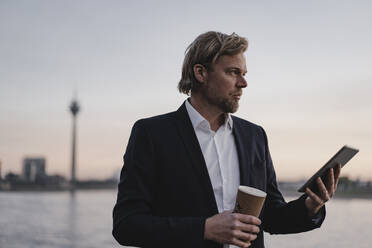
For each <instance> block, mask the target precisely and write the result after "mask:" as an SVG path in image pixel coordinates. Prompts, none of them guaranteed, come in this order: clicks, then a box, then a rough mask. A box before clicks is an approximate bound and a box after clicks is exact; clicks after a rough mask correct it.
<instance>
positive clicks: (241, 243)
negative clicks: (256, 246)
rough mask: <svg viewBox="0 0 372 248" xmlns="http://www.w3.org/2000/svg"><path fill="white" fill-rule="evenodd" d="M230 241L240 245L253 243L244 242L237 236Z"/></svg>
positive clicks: (247, 245) (245, 245)
mask: <svg viewBox="0 0 372 248" xmlns="http://www.w3.org/2000/svg"><path fill="white" fill-rule="evenodd" d="M230 243H231V244H232V245H236V246H239V247H249V246H250V245H251V242H248V241H247V242H244V241H242V240H240V239H237V238H233V239H232V240H231V242H230Z"/></svg>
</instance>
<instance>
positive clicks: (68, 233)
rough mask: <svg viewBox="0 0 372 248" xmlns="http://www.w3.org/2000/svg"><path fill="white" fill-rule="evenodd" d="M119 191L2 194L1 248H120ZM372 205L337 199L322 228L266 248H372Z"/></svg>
mask: <svg viewBox="0 0 372 248" xmlns="http://www.w3.org/2000/svg"><path fill="white" fill-rule="evenodd" d="M115 200H116V192H115V191H114V190H94V191H77V192H75V193H74V194H71V193H70V192H24V193H23V192H0V248H34V247H35V248H36V247H37V248H75V247H76V248H85V247H86V248H106V247H107V248H116V247H121V246H120V245H119V244H117V243H116V241H115V240H114V239H113V237H112V236H111V227H112V218H111V215H112V207H113V205H114V203H115ZM371 227H372V200H362V199H333V200H332V201H330V202H329V203H328V204H327V217H326V220H325V222H324V223H323V226H322V227H321V228H320V229H317V230H314V231H311V232H307V233H301V234H291V235H269V234H265V243H266V247H268V248H271V247H275V248H284V247H285V248H291V247H293V248H298V247H303V248H307V247H308V248H310V247H311V248H314V247H327V248H332V247H337V248H343V247H345V248H346V247H355V248H371V247H372V231H371Z"/></svg>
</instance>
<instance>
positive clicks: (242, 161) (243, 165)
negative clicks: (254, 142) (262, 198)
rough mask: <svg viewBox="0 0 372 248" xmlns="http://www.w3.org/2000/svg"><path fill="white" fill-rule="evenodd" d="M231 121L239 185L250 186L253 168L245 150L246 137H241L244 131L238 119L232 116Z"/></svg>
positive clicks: (247, 147)
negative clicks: (237, 161) (237, 162)
mask: <svg viewBox="0 0 372 248" xmlns="http://www.w3.org/2000/svg"><path fill="white" fill-rule="evenodd" d="M233 123H234V124H233V134H234V137H235V144H236V149H237V152H238V158H239V171H240V185H246V186H250V181H251V180H250V174H251V173H252V172H253V170H252V169H251V166H252V165H251V163H249V158H248V152H247V151H248V149H249V144H247V143H246V141H245V140H246V139H243V138H242V137H244V132H243V129H242V127H241V125H240V123H239V121H238V119H236V118H234V117H233Z"/></svg>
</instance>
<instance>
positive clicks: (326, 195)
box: [305, 164, 341, 216]
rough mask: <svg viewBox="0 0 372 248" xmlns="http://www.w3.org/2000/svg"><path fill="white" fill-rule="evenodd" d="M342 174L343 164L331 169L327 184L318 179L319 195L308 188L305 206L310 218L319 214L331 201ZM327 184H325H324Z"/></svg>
mask: <svg viewBox="0 0 372 248" xmlns="http://www.w3.org/2000/svg"><path fill="white" fill-rule="evenodd" d="M340 172H341V164H338V165H337V167H335V169H333V168H331V169H330V170H329V172H328V177H327V180H326V182H323V181H322V179H321V178H320V177H318V178H317V179H316V183H317V185H318V192H319V193H318V194H315V193H314V192H313V191H311V189H309V188H306V194H307V195H308V197H307V198H306V200H305V205H306V207H307V209H308V213H309V215H310V216H314V215H315V214H316V213H318V211H319V209H321V208H322V207H323V205H324V204H325V203H326V202H327V201H329V200H330V199H331V198H332V196H333V194H334V193H335V191H336V188H337V184H338V180H339V177H340ZM324 183H325V184H324Z"/></svg>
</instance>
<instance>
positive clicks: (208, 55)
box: [178, 31, 248, 95]
mask: <svg viewBox="0 0 372 248" xmlns="http://www.w3.org/2000/svg"><path fill="white" fill-rule="evenodd" d="M247 48H248V41H247V39H245V38H244V37H241V36H239V35H237V34H235V33H232V34H231V35H228V34H224V33H220V32H215V31H209V32H206V33H203V34H201V35H199V36H198V37H197V38H196V39H195V40H194V41H193V42H192V43H191V44H190V45H189V46H188V47H187V49H186V51H185V58H184V60H183V66H182V77H181V80H180V82H179V83H178V90H179V91H180V92H181V93H185V94H187V95H189V94H190V91H193V90H195V89H196V88H197V87H198V85H199V82H198V80H197V79H196V78H195V75H194V65H196V64H201V65H203V66H204V67H205V68H206V69H207V70H212V66H213V64H214V63H216V61H217V60H218V58H220V57H221V56H223V55H236V54H238V53H241V52H245V50H247Z"/></svg>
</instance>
